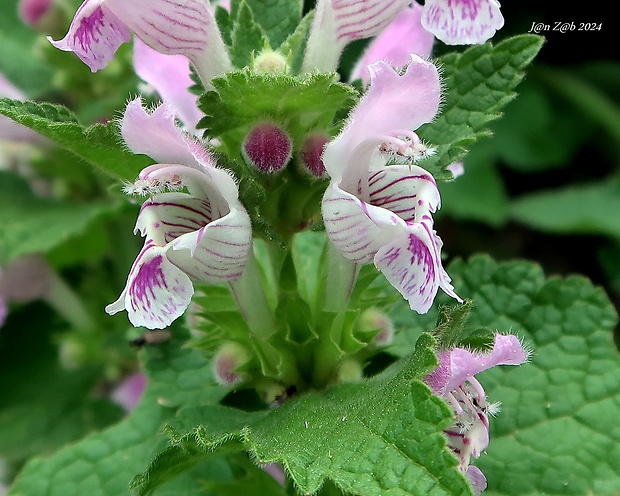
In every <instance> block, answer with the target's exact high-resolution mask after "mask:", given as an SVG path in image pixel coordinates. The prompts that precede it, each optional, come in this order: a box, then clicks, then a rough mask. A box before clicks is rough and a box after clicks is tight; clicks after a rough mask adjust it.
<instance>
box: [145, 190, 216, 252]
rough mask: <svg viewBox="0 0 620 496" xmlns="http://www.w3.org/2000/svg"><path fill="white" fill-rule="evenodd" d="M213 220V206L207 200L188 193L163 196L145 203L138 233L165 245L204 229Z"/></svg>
mask: <svg viewBox="0 0 620 496" xmlns="http://www.w3.org/2000/svg"><path fill="white" fill-rule="evenodd" d="M211 220H212V212H211V205H210V204H209V202H208V201H207V200H205V199H202V198H195V197H193V196H191V195H188V194H187V193H162V194H159V195H156V196H154V197H152V198H151V199H150V200H147V201H145V202H144V203H143V204H142V208H141V209H140V214H139V215H138V220H137V222H136V229H135V230H136V231H140V233H141V234H142V236H146V239H147V240H152V241H153V242H154V243H155V244H156V245H158V246H163V245H165V244H167V243H170V242H172V241H174V240H175V239H177V238H178V237H179V236H182V235H184V234H187V233H189V232H194V231H198V230H200V229H202V228H203V227H204V226H206V225H207V224H208V223H209V222H211Z"/></svg>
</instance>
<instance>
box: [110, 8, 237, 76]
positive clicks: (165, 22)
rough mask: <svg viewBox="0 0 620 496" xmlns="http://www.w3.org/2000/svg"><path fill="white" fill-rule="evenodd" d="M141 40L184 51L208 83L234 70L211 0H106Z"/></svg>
mask: <svg viewBox="0 0 620 496" xmlns="http://www.w3.org/2000/svg"><path fill="white" fill-rule="evenodd" d="M105 2H106V7H107V8H108V9H110V11H112V12H114V13H115V14H116V15H117V16H118V17H119V18H121V19H123V20H124V21H125V23H126V24H127V26H128V27H129V28H130V29H131V30H132V31H133V32H134V33H135V34H136V36H138V37H139V38H140V39H141V40H142V41H144V42H145V43H146V44H147V45H149V46H150V47H151V48H153V49H154V50H157V51H158V52H160V53H163V54H166V55H178V54H180V55H184V56H186V57H187V58H188V59H189V60H191V61H192V63H193V64H194V66H195V68H196V70H197V72H198V74H199V75H200V77H201V79H202V81H203V82H204V84H205V85H206V86H208V84H209V81H210V80H211V79H212V78H213V77H214V76H218V75H222V74H224V73H225V72H227V71H229V70H232V65H231V63H230V58H229V56H228V52H227V51H226V46H225V45H224V42H223V40H222V37H221V34H220V31H219V29H218V27H217V23H216V22H215V16H214V15H213V10H212V7H211V5H210V3H209V1H208V0H148V1H146V0H133V1H128V0H105Z"/></svg>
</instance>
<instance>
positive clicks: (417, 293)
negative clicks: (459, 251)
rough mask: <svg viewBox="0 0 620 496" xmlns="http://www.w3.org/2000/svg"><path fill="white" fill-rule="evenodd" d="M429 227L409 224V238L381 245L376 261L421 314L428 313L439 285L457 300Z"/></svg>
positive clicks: (389, 279)
mask: <svg viewBox="0 0 620 496" xmlns="http://www.w3.org/2000/svg"><path fill="white" fill-rule="evenodd" d="M427 224H428V222H426V221H425V222H416V223H408V224H407V233H406V235H404V236H399V237H397V238H395V239H394V240H393V241H391V242H390V243H388V244H386V245H385V246H382V247H381V248H380V249H379V250H378V251H377V254H376V255H375V258H374V261H375V266H376V267H377V268H378V269H379V270H380V271H381V272H383V274H384V275H385V277H386V279H387V280H388V281H389V282H390V283H391V284H392V286H394V287H395V288H396V289H397V290H398V291H399V292H400V294H402V295H403V297H404V298H405V299H406V300H407V301H408V302H409V306H410V307H411V309H412V310H415V311H416V312H418V313H426V312H428V310H429V309H430V307H431V305H432V304H433V300H434V299H435V295H436V294H437V290H438V288H439V287H440V286H441V287H442V289H444V290H447V291H446V292H448V294H450V296H453V297H456V298H458V297H457V296H456V295H455V294H454V292H453V290H452V286H451V285H450V282H449V281H450V280H449V278H447V274H446V273H445V271H443V268H442V267H441V260H440V258H439V253H438V250H437V247H436V246H435V240H434V234H433V232H432V230H431V229H430V227H429V226H428V225H427ZM446 278H447V279H446ZM458 299H459V300H460V298H458Z"/></svg>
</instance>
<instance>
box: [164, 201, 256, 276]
mask: <svg viewBox="0 0 620 496" xmlns="http://www.w3.org/2000/svg"><path fill="white" fill-rule="evenodd" d="M251 249H252V223H251V221H250V217H249V216H248V214H247V213H246V212H245V210H241V209H235V210H233V211H231V212H230V213H229V214H228V215H226V216H224V217H222V218H221V219H218V220H215V221H213V222H211V223H209V224H208V225H206V226H204V227H203V228H202V229H200V230H198V231H195V232H191V233H187V234H184V235H182V236H180V237H179V238H177V239H175V240H174V241H173V242H172V243H171V249H170V250H168V252H167V256H168V259H169V260H170V261H171V262H172V263H174V264H175V265H176V266H177V267H179V268H180V269H181V270H183V271H184V272H185V273H186V274H188V275H190V276H191V277H193V278H194V279H197V280H199V281H203V282H207V283H212V284H216V283H220V282H223V281H230V280H233V279H236V278H238V277H239V276H241V273H242V272H243V269H244V268H245V265H246V263H247V261H248V257H249V255H250V251H251Z"/></svg>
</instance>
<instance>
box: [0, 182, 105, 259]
mask: <svg viewBox="0 0 620 496" xmlns="http://www.w3.org/2000/svg"><path fill="white" fill-rule="evenodd" d="M115 208H116V207H114V206H113V205H107V204H102V203H69V202H66V201H62V202H61V201H55V200H49V199H45V198H41V197H39V196H37V195H35V194H34V193H33V192H32V191H31V190H30V187H29V186H28V184H27V183H26V182H25V180H23V179H22V178H20V177H18V176H16V175H15V174H12V173H8V172H0V225H2V229H1V230H0V264H2V265H4V264H6V263H8V262H10V261H11V260H14V259H15V258H17V257H18V256H20V255H26V254H30V253H37V252H43V253H45V252H47V251H49V250H51V249H53V248H56V247H57V246H59V245H61V244H62V243H64V242H66V241H68V240H70V239H71V238H73V237H75V236H79V235H80V234H82V233H83V232H85V230H86V229H87V228H88V227H89V225H90V224H91V223H92V222H93V221H95V220H97V219H98V218H100V217H101V216H103V215H105V214H109V213H110V212H113V211H114V210H115Z"/></svg>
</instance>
